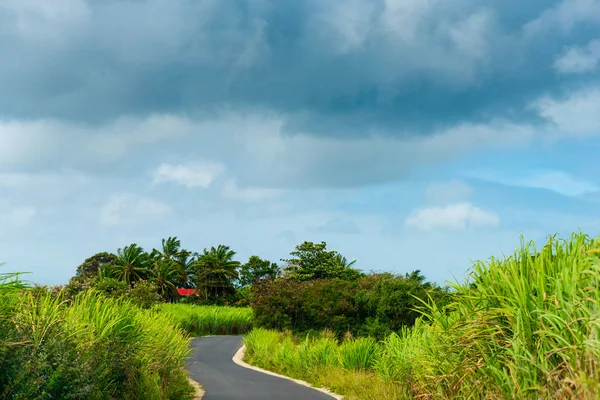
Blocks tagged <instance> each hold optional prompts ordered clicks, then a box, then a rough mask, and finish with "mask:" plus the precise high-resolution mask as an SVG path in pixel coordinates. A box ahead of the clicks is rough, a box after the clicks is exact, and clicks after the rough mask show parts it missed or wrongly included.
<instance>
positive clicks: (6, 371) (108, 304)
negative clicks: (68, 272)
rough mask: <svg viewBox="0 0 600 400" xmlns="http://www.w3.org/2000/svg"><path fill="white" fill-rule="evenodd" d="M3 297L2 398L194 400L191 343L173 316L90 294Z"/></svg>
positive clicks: (28, 293)
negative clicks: (189, 366)
mask: <svg viewBox="0 0 600 400" xmlns="http://www.w3.org/2000/svg"><path fill="white" fill-rule="evenodd" d="M0 293H1V296H0V299H2V300H3V304H4V306H3V307H2V306H0V331H1V333H2V335H3V339H4V340H3V341H2V342H1V343H0V398H11V399H34V398H35V399H38V398H40V399H41V398H71V399H130V398H144V399H185V398H190V394H191V387H190V386H189V384H188V382H187V374H186V372H185V370H184V368H183V366H184V363H185V359H186V357H187V355H188V352H189V350H188V346H189V341H190V340H189V338H188V336H187V334H186V333H185V332H184V331H183V330H182V329H179V328H175V327H174V321H173V320H172V319H171V317H169V316H168V315H162V314H157V313H154V312H151V311H144V310H142V309H140V308H138V307H136V306H134V305H132V304H130V303H129V302H127V301H120V300H114V299H109V298H105V297H103V296H102V295H100V294H98V293H94V292H91V291H90V292H87V293H82V294H80V295H78V296H76V297H75V299H74V300H73V301H72V302H68V301H66V300H64V296H63V295H62V293H58V294H57V293H53V292H51V291H47V290H40V289H37V290H30V289H26V290H21V291H15V290H10V291H7V290H5V289H0Z"/></svg>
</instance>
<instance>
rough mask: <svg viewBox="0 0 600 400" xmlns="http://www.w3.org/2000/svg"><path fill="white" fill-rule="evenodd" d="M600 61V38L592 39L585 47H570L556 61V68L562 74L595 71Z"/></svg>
mask: <svg viewBox="0 0 600 400" xmlns="http://www.w3.org/2000/svg"><path fill="white" fill-rule="evenodd" d="M599 61H600V39H596V40H592V41H591V42H590V43H589V44H588V45H587V46H585V47H568V48H566V49H565V51H564V52H563V54H562V55H561V56H560V57H558V58H557V59H556V60H555V61H554V68H555V69H556V70H557V71H558V72H560V73H562V74H583V73H587V72H594V71H595V70H596V68H597V67H598V62H599Z"/></svg>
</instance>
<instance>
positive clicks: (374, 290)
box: [250, 242, 451, 338]
mask: <svg viewBox="0 0 600 400" xmlns="http://www.w3.org/2000/svg"><path fill="white" fill-rule="evenodd" d="M291 255H292V258H291V259H289V260H285V261H286V263H287V267H286V270H287V274H285V275H283V276H281V277H278V278H268V279H262V280H260V281H258V282H256V283H255V284H254V285H253V286H252V292H251V293H252V295H251V301H250V305H251V306H252V309H253V311H254V315H255V325H256V326H258V327H265V328H274V329H279V330H292V331H295V332H309V331H320V330H323V329H328V330H330V331H333V332H334V333H335V334H336V335H337V336H341V335H348V334H350V335H353V336H371V337H375V338H384V337H386V336H387V335H388V334H390V333H391V332H397V331H399V330H400V329H401V328H402V327H408V326H412V325H414V323H415V320H416V319H417V318H418V317H420V316H421V315H422V314H421V312H420V310H422V309H423V307H424V306H425V305H427V304H432V303H435V304H437V305H438V306H443V305H445V304H447V303H448V302H449V300H450V296H451V294H450V293H449V291H448V289H447V288H442V287H439V286H437V285H435V284H433V283H431V282H427V281H426V279H425V277H424V276H423V275H421V273H420V271H419V270H416V271H413V272H411V273H407V274H404V275H395V274H392V273H389V272H385V273H375V272H372V273H369V274H365V273H362V272H360V271H359V270H357V269H354V268H352V265H353V264H354V263H353V262H350V263H348V262H347V261H346V259H345V258H344V257H342V256H341V255H340V254H338V253H337V252H335V251H327V250H326V245H325V243H321V244H313V243H307V242H305V243H303V244H302V245H300V246H298V247H297V248H296V251H294V252H292V253H291Z"/></svg>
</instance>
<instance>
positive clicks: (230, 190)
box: [223, 180, 282, 202]
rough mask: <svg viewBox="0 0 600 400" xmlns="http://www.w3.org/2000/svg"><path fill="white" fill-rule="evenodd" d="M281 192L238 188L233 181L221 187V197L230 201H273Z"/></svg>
mask: <svg viewBox="0 0 600 400" xmlns="http://www.w3.org/2000/svg"><path fill="white" fill-rule="evenodd" d="M281 193H282V192H281V190H277V189H268V188H239V187H238V186H237V184H236V182H235V181H234V180H229V181H227V182H226V183H225V184H224V185H223V195H224V196H225V197H227V198H229V199H232V200H239V201H245V202H259V201H264V200H270V199H273V198H275V197H277V196H279V195H280V194H281Z"/></svg>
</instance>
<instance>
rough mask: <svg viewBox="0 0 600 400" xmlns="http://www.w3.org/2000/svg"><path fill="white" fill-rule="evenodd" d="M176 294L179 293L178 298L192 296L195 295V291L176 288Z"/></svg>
mask: <svg viewBox="0 0 600 400" xmlns="http://www.w3.org/2000/svg"><path fill="white" fill-rule="evenodd" d="M177 293H179V295H180V296H192V295H195V294H196V290H195V289H179V288H177Z"/></svg>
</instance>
